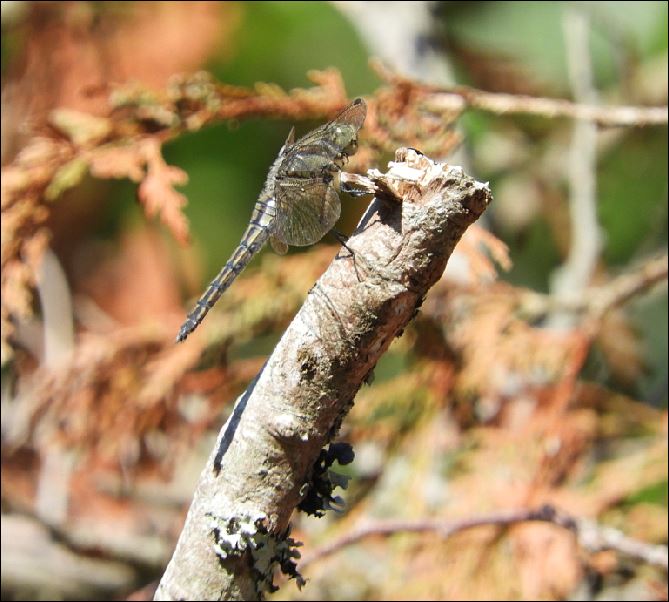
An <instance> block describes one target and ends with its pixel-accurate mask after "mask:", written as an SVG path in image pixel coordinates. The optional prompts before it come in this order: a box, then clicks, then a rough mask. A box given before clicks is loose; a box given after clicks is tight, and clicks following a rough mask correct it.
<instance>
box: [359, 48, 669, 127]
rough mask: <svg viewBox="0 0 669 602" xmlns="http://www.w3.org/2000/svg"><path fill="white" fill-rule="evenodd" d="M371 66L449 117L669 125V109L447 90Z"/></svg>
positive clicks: (457, 88) (465, 88) (461, 88)
mask: <svg viewBox="0 0 669 602" xmlns="http://www.w3.org/2000/svg"><path fill="white" fill-rule="evenodd" d="M370 66H371V67H372V69H373V70H374V71H375V72H376V73H377V74H378V75H379V77H380V78H381V79H383V80H385V81H387V82H388V83H390V84H393V85H396V86H402V87H405V88H418V89H422V90H425V91H427V92H430V95H429V97H428V98H426V99H425V101H424V104H425V106H426V108H428V109H432V110H435V111H446V112H448V113H452V112H453V111H455V112H460V111H463V110H465V109H467V108H470V109H479V110H481V111H488V112H490V113H496V114H498V115H507V114H527V115H538V116H541V117H546V118H548V119H555V118H557V117H567V118H569V119H587V120H589V121H592V122H594V123H597V124H599V125H606V126H632V127H644V126H652V125H665V124H666V123H667V122H669V107H667V106H666V105H665V106H663V107H640V106H630V105H620V106H606V105H594V104H590V103H588V102H585V103H580V102H571V101H569V100H564V99H562V98H541V97H536V96H525V95H522V94H503V93H498V92H486V91H485V90H478V89H477V88H471V87H469V86H453V87H443V86H434V85H429V84H422V83H420V82H417V81H414V80H412V79H410V78H407V77H404V76H402V75H400V74H398V73H395V72H394V71H392V70H391V69H390V68H389V67H388V66H387V65H384V64H383V63H382V62H381V61H379V60H378V59H372V60H371V61H370Z"/></svg>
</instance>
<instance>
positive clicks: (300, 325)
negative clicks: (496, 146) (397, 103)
mask: <svg viewBox="0 0 669 602" xmlns="http://www.w3.org/2000/svg"><path fill="white" fill-rule="evenodd" d="M390 165H391V168H390V170H389V172H388V173H387V174H385V175H381V174H380V173H379V172H377V171H373V172H370V176H371V179H372V181H373V182H374V184H375V186H376V196H375V198H374V200H373V202H372V203H371V205H370V207H369V208H368V210H367V212H366V213H365V215H364V216H363V218H362V220H361V223H360V225H359V227H358V229H357V230H356V233H355V234H354V235H353V236H352V237H351V238H350V239H349V241H348V247H349V248H350V249H352V250H353V251H354V255H353V256H352V255H351V254H350V252H349V251H348V250H346V249H342V251H341V252H340V253H339V254H338V255H337V257H336V258H335V259H334V260H333V262H332V264H331V265H330V267H329V268H328V270H327V271H326V272H325V273H324V274H323V276H322V277H321V278H320V280H319V281H318V282H317V283H316V284H315V285H314V286H313V288H312V289H311V291H310V292H309V295H308V296H307V299H306V301H305V303H304V305H303V306H302V308H301V309H300V311H299V313H298V314H297V316H296V317H295V319H294V320H293V322H292V324H291V325H290V326H289V328H288V329H287V330H286V332H285V334H284V336H283V337H282V339H281V341H280V342H279V343H278V345H277V347H276V348H275V350H274V352H273V353H272V355H271V356H270V358H269V359H268V360H267V362H266V364H265V366H264V367H263V369H262V370H261V372H260V374H259V375H258V376H257V377H256V379H255V380H254V382H253V383H251V385H250V386H249V387H248V389H247V390H246V392H245V393H244V394H243V395H242V396H241V397H240V398H239V399H238V400H237V402H236V405H235V408H234V410H233V413H232V415H231V416H230V418H229V419H228V421H227V423H226V424H225V425H224V426H223V428H222V430H221V432H220V434H219V437H218V440H217V444H216V448H215V449H214V450H213V451H212V453H211V455H210V457H209V459H208V461H207V464H206V466H205V468H204V470H203V472H202V475H201V477H200V481H199V484H198V486H197V489H196V492H195V495H194V499H193V502H192V505H191V507H190V509H189V512H188V516H187V519H186V523H185V525H184V528H183V531H182V533H181V536H180V538H179V541H178V543H177V546H176V549H175V551H174V555H173V557H172V560H171V561H170V563H169V565H168V567H167V569H166V571H165V574H164V575H163V578H162V580H161V583H160V586H159V587H158V590H157V591H156V595H155V600H256V599H260V598H261V597H262V595H263V591H265V590H267V589H269V588H270V587H271V579H272V572H273V570H274V566H276V565H277V564H278V565H281V566H282V568H283V569H284V570H288V571H289V572H290V561H291V554H292V550H291V545H292V543H293V542H292V541H291V540H288V539H287V531H288V525H289V520H290V517H291V514H292V512H293V510H294V509H295V507H296V506H297V505H298V504H299V502H300V500H301V499H302V498H303V497H304V495H305V494H306V491H307V489H308V483H309V482H312V481H313V479H314V476H315V475H314V474H313V467H314V464H315V462H316V461H317V459H318V458H319V454H320V452H321V450H322V449H323V447H324V446H325V445H327V444H328V443H329V442H330V441H331V440H332V438H333V437H334V436H335V435H336V433H337V430H338V428H339V425H340V424H341V421H342V419H343V418H344V416H345V415H346V413H347V412H348V410H349V409H350V407H351V406H352V404H353V398H354V397H355V394H356V392H357V391H358V389H359V388H360V387H361V385H362V384H363V383H364V382H365V380H366V379H367V378H368V377H369V375H370V373H371V372H372V370H373V368H374V366H375V365H376V363H377V361H378V360H379V358H380V357H381V356H382V354H383V353H384V352H385V351H386V349H387V348H388V346H389V345H390V343H391V342H392V340H393V339H394V338H395V337H397V336H399V335H400V334H401V333H402V331H403V330H404V328H405V327H406V325H407V324H408V323H409V321H410V320H411V319H412V317H413V316H414V315H415V313H416V311H417V310H418V308H419V307H420V305H421V303H422V301H423V298H424V296H425V294H426V293H427V291H428V290H429V288H430V287H431V286H432V285H433V284H434V283H435V282H436V281H437V280H438V279H439V278H440V276H441V274H442V272H443V271H444V268H445V267H446V262H447V260H448V258H449V257H450V255H451V253H452V251H453V248H454V247H455V245H456V243H457V242H458V240H459V239H460V237H461V236H462V234H463V233H464V231H465V230H466V228H467V227H468V226H469V225H470V224H471V223H473V222H474V221H475V220H476V219H477V218H478V217H479V216H480V215H481V213H482V212H483V211H484V209H485V208H486V207H487V205H488V204H489V202H490V201H491V196H490V191H489V189H488V187H487V185H484V184H480V183H478V182H475V181H474V180H473V179H471V178H470V177H468V176H467V175H465V174H464V173H463V172H462V170H461V169H460V168H459V167H452V166H447V165H442V164H435V163H433V162H432V161H430V160H429V159H428V158H427V157H424V156H423V155H421V154H420V153H417V152H416V151H413V150H410V149H409V150H407V149H400V150H399V151H398V152H397V155H396V162H395V163H391V164H390Z"/></svg>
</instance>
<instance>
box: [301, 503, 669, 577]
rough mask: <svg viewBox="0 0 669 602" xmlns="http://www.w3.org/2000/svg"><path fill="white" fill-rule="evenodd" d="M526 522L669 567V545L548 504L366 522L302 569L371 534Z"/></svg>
mask: <svg viewBox="0 0 669 602" xmlns="http://www.w3.org/2000/svg"><path fill="white" fill-rule="evenodd" d="M524 522H544V523H550V524H552V525H556V526H558V527H562V528H563V529H568V530H569V531H572V532H573V533H574V535H575V536H576V538H577V540H578V542H579V544H580V545H581V546H582V547H583V548H585V549H587V550H589V551H590V552H598V551H602V550H616V551H617V552H620V553H622V554H625V555H627V556H630V557H632V558H636V559H638V560H642V561H644V562H647V563H648V564H652V565H655V566H659V567H662V568H665V569H666V568H667V565H668V558H667V547H666V546H661V545H653V544H648V543H645V542H641V541H638V540H635V539H632V538H630V537H627V536H626V535H624V534H623V533H621V532H620V531H618V530H616V529H612V528H610V527H602V526H601V525H598V524H597V523H595V522H594V521H589V520H583V519H576V518H573V517H571V516H569V515H568V514H566V513H563V512H559V511H558V510H556V509H555V508H554V507H553V506H550V505H545V506H541V507H540V508H536V509H527V510H512V511H508V512H495V513H492V514H484V515H480V516H474V517H469V518H465V519H462V520H457V521H444V520H441V519H424V520H416V521H407V520H387V521H377V522H373V523H370V524H367V525H363V526H361V527H358V528H357V529H354V530H352V531H350V532H349V533H346V534H345V535H343V536H341V537H339V538H338V539H335V540H334V541H332V542H330V543H328V544H326V545H324V546H322V547H320V548H317V549H316V550H314V551H313V552H311V553H310V554H306V555H305V556H304V558H303V559H302V561H301V563H300V570H304V569H306V568H307V567H308V566H309V565H311V564H313V563H314V562H317V561H319V560H322V559H323V558H326V557H328V556H332V555H333V554H335V553H337V552H339V551H340V550H342V549H344V548H346V547H348V546H352V545H354V544H357V543H360V542H361V541H362V540H364V539H368V538H370V537H391V536H393V535H398V534H402V533H434V534H436V535H438V536H439V537H441V538H443V539H446V538H448V537H451V536H453V535H455V534H456V533H460V532H462V531H466V530H468V529H473V528H476V527H490V526H492V527H510V526H513V525H516V524H519V523H524Z"/></svg>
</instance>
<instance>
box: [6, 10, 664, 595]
mask: <svg viewBox="0 0 669 602" xmlns="http://www.w3.org/2000/svg"><path fill="white" fill-rule="evenodd" d="M356 96H363V97H364V98H365V99H366V100H367V102H368V104H369V106H370V115H369V117H368V119H367V123H366V124H365V127H364V129H363V130H362V132H361V140H360V151H359V152H358V154H357V155H356V157H355V158H354V159H353V160H352V161H351V162H350V164H349V165H348V166H347V169H348V170H349V171H357V172H359V173H364V171H365V170H366V169H367V168H370V167H376V168H378V169H380V170H381V171H385V169H386V165H387V162H388V161H389V160H391V159H392V157H393V154H394V151H395V149H396V148H398V147H399V146H403V145H405V146H412V147H415V148H418V149H419V150H422V151H423V152H425V153H426V154H428V155H429V156H430V157H431V158H433V159H435V160H441V161H448V162H449V163H456V164H460V165H463V166H464V168H465V170H466V171H467V172H468V173H469V174H470V175H472V176H473V177H475V178H476V179H478V180H480V181H489V183H490V187H491V190H492V193H493V196H494V202H493V204H492V206H491V207H490V209H489V210H488V211H487V213H486V214H485V215H484V216H483V218H482V219H481V220H480V221H479V223H478V224H477V225H476V227H474V228H471V229H470V231H469V232H468V233H467V235H466V236H465V238H464V239H463V240H462V242H461V243H460V245H459V246H458V249H457V250H456V253H455V254H454V256H453V257H452V259H451V262H450V263H449V266H448V268H447V270H446V273H445V275H444V277H443V278H442V279H441V280H440V282H439V283H438V284H437V285H436V286H435V287H434V288H433V290H432V291H431V292H430V294H429V295H428V297H427V298H426V300H425V303H424V306H423V308H422V310H421V312H420V313H419V315H418V316H417V318H416V319H415V321H414V322H413V323H412V324H411V326H410V327H409V328H407V330H406V332H405V334H404V335H403V337H402V338H400V339H398V340H397V341H396V342H395V343H393V345H392V346H391V348H390V350H389V352H388V353H387V354H386V356H384V358H383V359H382V361H381V362H380V363H379V365H378V366H377V368H376V371H375V378H374V380H373V382H372V383H371V384H370V385H369V386H365V387H364V388H363V389H362V390H361V391H360V393H359V394H358V396H357V398H356V402H355V406H354V408H353V409H352V411H351V413H350V415H349V416H348V417H347V419H346V421H345V422H344V425H343V427H342V431H341V433H340V439H341V440H344V441H348V442H350V443H351V444H352V445H353V448H354V450H355V453H356V458H355V461H354V462H353V463H352V464H349V465H347V466H343V467H339V468H337V470H338V471H339V472H341V473H342V474H344V475H345V476H347V477H349V478H350V480H349V487H348V489H347V490H346V491H340V490H338V491H337V493H338V494H339V495H341V496H342V498H343V499H344V500H345V502H346V504H345V507H344V508H343V510H342V511H341V512H327V513H326V516H324V517H322V518H314V517H311V516H309V517H308V516H305V515H302V514H296V516H295V518H294V529H293V537H295V538H296V539H299V540H300V541H302V542H304V547H303V548H302V551H303V560H304V563H303V565H302V566H303V570H302V572H303V576H304V577H306V578H307V579H308V583H307V585H306V586H305V587H304V588H302V590H301V591H300V590H298V588H297V587H296V586H295V583H294V582H292V581H286V580H283V579H282V578H280V577H277V583H278V584H279V585H280V586H281V589H280V590H279V592H278V593H276V594H273V595H272V596H271V597H272V598H275V599H294V600H298V599H299V600H354V599H357V600H378V599H395V600H417V599H424V600H427V599H430V600H458V599H500V600H501V599H588V600H589V599H592V600H595V599H636V600H640V599H644V600H656V599H657V600H663V599H667V567H666V544H667V286H666V280H667V110H666V104H667V4H666V3H665V2H634V3H632V2H617V3H596V2H573V3H568V2H188V3H186V2H124V3H117V2H16V1H15V2H3V3H2V137H1V151H2V314H1V318H2V581H1V588H2V598H3V599H7V600H22V599H63V600H70V599H71V600H84V599H86V600H88V599H133V600H148V599H151V597H152V595H153V590H154V589H155V587H156V584H157V582H158V580H159V578H160V576H161V574H162V571H163V569H164V566H165V565H166V563H167V561H168V560H169V558H170V556H171V551H172V549H173V546H174V544H175V542H176V538H177V536H178V534H179V530H180V528H181V525H182V523H183V520H184V518H185V512H186V510H187V508H188V505H189V502H190V498H191V495H192V491H193V488H194V485H195V483H196V482H197V478H198V476H199V473H200V470H201V468H202V466H203V465H204V462H205V459H206V457H207V455H208V454H209V452H210V450H211V448H212V446H213V444H214V441H215V437H216V434H217V432H218V429H219V428H220V426H221V425H222V424H223V422H224V421H225V419H226V418H227V416H228V415H229V413H230V411H231V409H232V404H233V403H234V400H235V398H236V397H237V396H238V395H239V394H240V393H241V392H242V391H243V390H244V389H245V388H246V386H247V385H248V383H249V382H250V381H251V379H252V378H253V377H254V376H255V374H256V373H257V372H258V371H259V369H260V368H261V366H262V365H263V363H264V361H265V359H266V357H267V355H268V354H269V353H270V352H271V350H272V348H273V346H274V344H275V343H276V342H277V341H278V339H279V338H280V336H281V334H282V332H283V331H284V329H285V327H286V326H287V324H288V323H289V322H290V320H291V319H292V317H293V316H294V315H295V313H296V312H297V310H298V309H299V307H300V305H301V303H302V301H303V300H304V298H305V296H306V294H307V292H308V291H309V289H310V288H311V286H312V285H313V283H314V282H315V281H316V280H317V279H318V277H319V276H320V274H321V273H322V272H323V271H324V270H325V268H326V267H327V265H328V264H329V262H330V261H331V260H332V258H333V257H334V256H335V254H336V253H337V251H338V249H339V245H338V244H335V242H334V241H333V240H331V239H329V238H328V237H326V238H325V239H324V240H323V241H322V242H321V243H319V244H318V245H315V246H314V247H311V248H307V249H297V250H291V252H290V254H289V255H288V256H286V257H279V256H276V255H274V254H272V252H271V251H265V252H263V253H261V254H260V256H259V257H257V258H256V259H254V261H253V262H252V264H251V266H250V267H249V268H248V269H247V271H246V272H244V274H243V275H242V276H241V277H240V278H239V279H238V280H237V281H236V282H235V284H234V285H233V286H232V288H231V289H229V291H228V292H226V294H225V295H224V296H223V297H222V299H221V301H220V302H219V303H218V304H217V306H216V308H215V309H214V310H213V311H212V312H210V314H209V316H208V317H207V319H206V320H205V321H204V322H203V324H202V325H201V326H200V328H199V329H198V330H197V332H196V333H195V334H194V335H193V336H192V337H190V338H189V340H188V341H187V342H186V343H184V344H182V345H174V344H173V340H174V336H175V335H176V332H177V330H178V328H179V326H180V324H181V322H182V321H183V319H184V318H185V314H186V312H187V311H188V310H189V309H190V308H191V307H192V303H193V301H194V300H195V299H196V298H197V296H198V295H199V294H200V293H201V292H202V291H203V290H204V288H205V287H206V285H207V283H208V282H209V281H210V279H211V278H212V277H213V276H214V275H215V274H216V273H217V272H218V270H219V269H220V267H221V266H222V265H223V263H224V262H225V261H226V259H227V258H228V256H229V255H230V253H231V252H232V251H233V250H234V248H235V247H236V245H237V244H238V242H239V240H240V237H241V234H242V233H243V230H244V228H245V226H246V224H247V222H248V219H249V217H250V213H251V208H252V206H253V203H254V202H255V200H256V197H257V195H258V193H259V192H260V189H261V187H262V184H263V182H264V179H265V176H266V173H267V169H268V166H269V165H270V164H271V162H272V161H273V160H274V158H275V157H276V153H277V152H278V149H279V148H280V147H281V145H282V144H283V141H284V140H285V137H286V135H287V133H288V130H289V129H290V127H291V126H292V125H295V126H296V129H297V133H298V135H299V134H302V133H304V132H306V131H308V130H309V129H310V128H312V127H314V126H315V125H317V124H319V123H322V122H323V121H324V120H325V119H327V118H330V117H332V116H333V115H334V114H336V112H337V111H338V110H339V109H341V108H342V107H343V106H344V105H345V104H346V103H347V102H348V101H349V100H350V99H352V98H354V97H356ZM528 97H530V98H528ZM532 98H539V99H541V98H545V99H555V102H553V101H551V100H548V101H547V102H545V103H541V102H534V101H532ZM619 105H629V106H630V107H631V108H630V109H629V111H627V112H626V113H625V114H624V115H622V114H620V113H616V112H615V110H611V108H612V107H614V106H619ZM584 106H585V107H586V108H587V107H591V108H592V107H594V108H593V109H592V110H591V111H590V112H588V113H587V115H586V116H587V117H588V119H577V118H575V117H579V116H581V117H582V116H583V113H579V110H581V109H579V107H581V108H582V107H584ZM651 107H659V108H656V109H654V110H653V109H652V108H651ZM367 202H368V198H365V197H363V198H362V199H360V198H351V197H348V196H347V195H342V205H343V210H342V219H341V221H340V222H339V226H338V229H339V230H341V231H343V232H345V233H350V232H352V231H353V230H354V228H355V225H356V223H357V221H358V219H359V217H360V215H361V214H362V212H363V211H364V209H365V207H366V205H367ZM544 505H550V506H552V507H555V508H557V509H559V511H560V512H564V513H566V515H568V516H569V517H572V518H573V519H574V520H575V521H577V522H578V521H593V522H592V523H588V524H593V525H596V526H597V528H603V527H604V526H606V527H611V528H613V529H615V530H616V532H617V533H618V534H619V535H620V536H622V535H623V534H624V536H626V537H628V538H630V541H633V542H635V543H636V544H638V547H637V548H625V547H624V546H622V547H620V546H618V547H616V546H612V545H608V546H604V547H607V548H609V549H599V548H598V547H597V546H595V545H592V546H588V544H587V542H585V541H584V539H583V538H582V537H580V536H578V530H576V535H575V533H574V531H573V530H570V529H565V528H564V527H560V526H556V525H554V524H549V523H546V522H526V521H522V520H519V521H517V522H512V523H511V524H510V525H509V524H504V525H502V524H500V521H498V520H496V517H497V518H499V516H500V513H504V512H507V511H525V510H532V509H536V508H540V507H542V506H544ZM481 517H484V518H485V520H482V521H481V522H483V523H484V525H483V526H479V527H476V528H471V529H470V528H467V529H463V530H462V531H459V532H458V533H456V534H454V535H451V536H446V535H444V534H443V533H441V532H439V531H438V530H435V529H432V530H430V529H426V530H424V531H425V532H421V533H415V532H411V529H407V528H406V527H407V525H408V524H410V523H411V524H414V525H415V524H417V523H419V522H420V521H425V520H428V519H429V520H436V521H443V522H444V524H446V523H448V524H461V523H462V521H468V520H472V519H477V518H481ZM380 521H384V523H383V524H386V525H395V526H396V528H395V529H392V528H391V529H390V530H389V533H386V534H385V535H383V536H380V535H379V534H378V533H377V534H376V535H374V534H373V533H372V534H368V535H363V536H361V537H360V538H359V539H356V540H355V541H350V542H349V543H348V544H347V543H346V542H345V541H344V543H342V544H341V545H339V546H338V547H336V549H335V550H330V551H328V550H326V549H325V547H324V546H327V545H329V544H332V543H333V542H335V543H336V542H338V541H340V538H346V537H347V536H348V537H349V539H352V538H351V537H350V536H351V534H355V533H357V532H358V530H359V529H360V528H361V527H363V526H368V527H370V529H371V531H373V530H374V525H377V526H378V525H381V522H380ZM388 521H390V522H388ZM393 521H394V522H393ZM412 521H414V522H413V523H412ZM458 521H460V523H458ZM403 527H404V528H403ZM626 541H627V540H626ZM658 546H659V547H658ZM634 550H636V551H637V553H635V552H634ZM658 557H659V560H658ZM298 566H299V563H298Z"/></svg>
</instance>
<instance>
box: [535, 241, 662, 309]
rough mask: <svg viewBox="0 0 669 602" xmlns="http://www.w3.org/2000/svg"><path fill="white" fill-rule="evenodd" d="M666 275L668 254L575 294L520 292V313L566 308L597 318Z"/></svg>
mask: <svg viewBox="0 0 669 602" xmlns="http://www.w3.org/2000/svg"><path fill="white" fill-rule="evenodd" d="M668 275H669V257H668V256H667V255H666V254H665V255H662V256H661V257H655V258H653V259H650V260H648V261H647V262H646V263H644V264H642V265H641V266H639V267H638V268H636V269H635V270H633V271H630V272H628V273H625V274H621V275H620V276H618V277H616V278H614V279H612V280H611V281H609V282H608V283H607V284H605V285H602V286H594V287H590V288H588V289H586V290H585V291H583V292H582V294H581V295H579V296H573V297H570V298H556V297H553V296H551V295H542V294H540V293H535V292H527V293H525V294H524V295H523V314H524V315H526V316H530V317H538V316H541V315H545V314H548V313H551V312H552V311H555V309H566V310H569V311H572V312H582V313H585V314H586V315H587V316H588V318H590V319H592V320H598V319H600V318H601V317H602V316H603V315H604V314H605V313H606V312H607V311H609V310H611V309H613V308H615V307H619V306H620V305H623V304H624V303H627V302H628V301H630V300H632V299H634V298H635V297H637V296H639V295H642V294H644V293H646V292H648V291H649V290H651V289H652V288H653V287H654V286H655V285H656V284H659V283H660V282H663V281H666V280H667V276H668Z"/></svg>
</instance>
